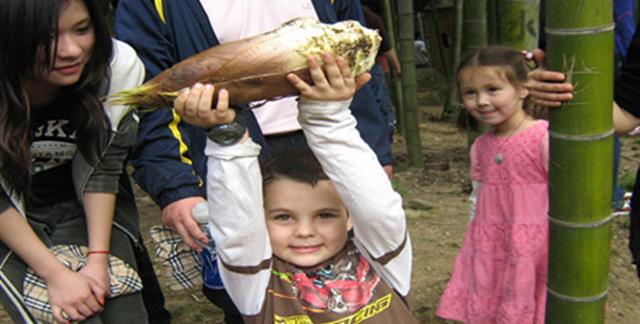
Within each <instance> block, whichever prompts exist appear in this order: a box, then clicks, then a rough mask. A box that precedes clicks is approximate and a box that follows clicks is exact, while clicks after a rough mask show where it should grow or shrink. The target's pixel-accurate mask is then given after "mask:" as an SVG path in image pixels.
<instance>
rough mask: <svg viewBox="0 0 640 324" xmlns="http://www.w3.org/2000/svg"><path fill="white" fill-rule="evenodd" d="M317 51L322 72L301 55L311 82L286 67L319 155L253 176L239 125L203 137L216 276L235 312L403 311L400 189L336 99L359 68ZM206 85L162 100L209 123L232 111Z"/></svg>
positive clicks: (351, 319)
mask: <svg viewBox="0 0 640 324" xmlns="http://www.w3.org/2000/svg"><path fill="white" fill-rule="evenodd" d="M323 60H324V62H325V67H324V69H325V70H324V72H323V70H322V68H320V66H319V64H318V62H317V61H316V59H313V58H310V59H309V68H310V71H311V75H312V78H313V81H314V83H313V84H314V85H313V86H310V85H309V84H306V83H305V82H304V81H302V80H301V79H299V78H297V77H296V76H295V75H290V76H288V79H289V81H291V83H292V84H293V85H294V86H295V87H296V88H297V89H298V90H299V91H300V93H301V98H300V103H299V111H300V113H299V117H298V118H299V121H300V124H301V125H302V128H303V131H304V133H305V136H306V138H307V141H308V143H309V146H310V147H311V149H312V151H313V154H314V155H315V156H316V157H317V159H318V160H319V164H318V161H316V160H315V159H314V157H313V155H308V154H306V155H305V154H295V155H286V156H280V157H276V158H274V159H273V160H270V161H267V162H266V163H265V166H264V168H263V173H264V179H263V181H264V182H261V178H262V177H261V175H260V168H259V166H258V160H257V156H258V153H259V151H260V147H259V146H258V145H257V144H255V143H253V142H252V141H251V140H249V139H248V136H247V135H246V133H245V135H244V138H243V139H241V140H240V143H237V144H231V143H228V142H225V143H224V144H225V145H226V146H225V145H221V144H218V143H215V142H214V141H213V140H208V141H207V148H206V154H207V156H208V176H207V185H208V188H207V192H208V203H209V210H215V211H217V212H216V215H212V217H210V230H211V234H212V237H213V238H214V240H215V241H216V246H217V250H218V256H219V258H218V262H219V267H220V269H221V276H222V279H223V281H224V283H225V287H226V288H227V290H228V292H229V295H230V296H231V298H232V299H233V301H234V303H235V304H236V306H237V307H238V309H239V311H240V313H241V314H242V315H243V318H244V320H245V322H246V323H289V322H292V323H294V322H295V323H324V322H331V323H334V322H335V323H338V322H339V323H357V322H361V321H364V320H367V323H393V322H396V323H415V322H417V321H416V320H415V318H413V316H412V315H411V311H410V310H409V308H408V306H407V303H406V301H405V298H406V296H407V295H408V293H409V289H410V283H411V243H410V240H409V237H408V234H407V228H406V222H405V216H404V211H403V209H402V199H401V197H400V196H399V195H398V194H397V193H396V192H394V191H393V189H392V188H391V184H390V182H389V179H388V177H387V176H386V174H385V173H384V171H383V169H382V167H381V166H380V164H379V163H378V162H377V159H376V156H375V154H374V153H373V152H372V151H371V149H370V148H369V147H368V146H367V145H366V144H365V143H364V142H363V141H362V139H361V138H360V136H359V135H358V132H357V130H356V128H355V125H356V122H355V119H354V118H353V116H352V115H351V113H350V111H349V109H348V107H349V103H350V99H351V97H352V96H353V94H354V93H355V91H356V88H357V87H359V86H362V85H363V84H364V83H366V82H367V81H368V80H369V78H370V76H369V74H364V75H362V76H359V77H358V78H357V79H356V78H354V76H353V75H352V72H351V71H350V69H349V67H348V66H347V65H346V63H345V61H344V60H342V59H340V58H338V59H334V58H333V57H332V56H331V55H329V54H325V55H324V56H323ZM212 92H213V88H212V87H211V86H204V87H203V86H201V85H200V86H197V87H194V88H191V90H190V91H185V92H184V93H183V94H181V95H180V96H179V97H178V98H177V99H176V101H175V105H174V107H175V108H176V110H177V111H178V113H179V114H180V115H182V116H183V118H184V119H185V120H186V121H187V122H190V123H192V124H194V125H197V126H202V127H211V126H214V129H215V128H216V127H215V125H219V124H225V123H229V122H231V121H232V120H233V119H234V118H235V112H234V111H233V110H230V109H228V107H227V105H228V104H227V102H228V94H227V93H226V91H224V90H221V91H220V93H219V98H220V99H219V101H218V103H217V107H216V109H215V110H213V111H212V110H211V109H210V107H211V94H212ZM210 133H211V132H210ZM219 142H223V141H219ZM263 190H264V196H263ZM223 207H224V208H223ZM213 216H215V217H213ZM352 229H353V235H352V236H351V235H350V233H349V232H350V231H351V230H352Z"/></svg>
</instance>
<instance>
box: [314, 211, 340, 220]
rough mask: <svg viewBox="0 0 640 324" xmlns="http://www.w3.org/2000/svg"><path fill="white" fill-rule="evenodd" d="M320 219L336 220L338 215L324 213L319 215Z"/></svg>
mask: <svg viewBox="0 0 640 324" xmlns="http://www.w3.org/2000/svg"><path fill="white" fill-rule="evenodd" d="M318 217H319V218H320V219H330V218H334V217H336V215H335V214H333V213H327V212H324V213H320V214H318Z"/></svg>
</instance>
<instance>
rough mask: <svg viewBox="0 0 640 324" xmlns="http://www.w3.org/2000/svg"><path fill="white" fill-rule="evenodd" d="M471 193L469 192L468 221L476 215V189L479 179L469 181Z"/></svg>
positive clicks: (478, 186)
mask: <svg viewBox="0 0 640 324" xmlns="http://www.w3.org/2000/svg"><path fill="white" fill-rule="evenodd" d="M471 188H472V189H471V193H470V194H469V205H470V206H469V222H471V221H472V220H473V219H474V218H475V217H476V206H477V203H478V191H479V190H480V181H476V180H472V181H471Z"/></svg>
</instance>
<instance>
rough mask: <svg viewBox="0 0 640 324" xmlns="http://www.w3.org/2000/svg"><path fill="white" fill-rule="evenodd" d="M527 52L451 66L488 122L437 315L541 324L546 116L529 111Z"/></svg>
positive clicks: (487, 54)
mask: <svg viewBox="0 0 640 324" xmlns="http://www.w3.org/2000/svg"><path fill="white" fill-rule="evenodd" d="M528 65H529V64H528V58H527V57H526V56H525V54H523V53H522V52H520V51H517V50H515V49H511V48H508V47H503V46H489V47H486V48H483V49H480V50H479V51H477V52H476V53H474V54H473V55H472V56H470V57H469V58H468V59H466V60H465V61H464V62H462V64H461V65H460V68H459V69H458V72H457V82H458V89H459V91H460V102H461V103H462V107H463V108H464V109H466V110H467V111H468V112H469V113H470V114H471V116H473V118H474V119H475V120H477V121H478V122H480V123H483V124H486V125H489V126H490V127H491V128H490V129H489V130H488V131H487V132H486V133H484V134H483V135H481V136H479V137H478V138H477V139H476V141H475V142H474V144H473V146H472V147H471V178H472V181H473V187H474V192H473V193H472V197H474V196H475V197H476V198H475V199H476V205H475V208H472V211H473V213H474V214H475V215H473V217H472V221H471V223H470V224H469V227H468V229H467V233H466V235H465V238H464V242H463V245H462V248H461V250H460V253H459V254H458V256H457V258H456V261H455V266H454V270H453V273H452V275H451V279H450V280H449V283H448V285H447V288H446V289H445V291H444V293H443V295H442V297H441V299H440V303H439V305H438V310H437V312H436V315H437V316H439V317H442V318H445V319H449V320H455V321H460V322H464V323H544V312H545V301H546V293H547V290H546V283H547V246H548V231H549V229H548V219H547V212H548V207H549V201H548V197H547V186H548V183H547V175H548V160H549V143H548V140H549V134H548V130H547V128H548V123H547V121H545V120H535V119H534V117H533V116H532V115H530V114H529V113H527V107H529V106H530V105H529V98H528V96H529V91H528V90H527V88H525V87H524V83H525V82H526V81H527V74H528V72H529V67H528Z"/></svg>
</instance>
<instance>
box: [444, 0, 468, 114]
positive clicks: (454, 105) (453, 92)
mask: <svg viewBox="0 0 640 324" xmlns="http://www.w3.org/2000/svg"><path fill="white" fill-rule="evenodd" d="M463 3H464V1H463V0H454V1H453V8H454V17H453V62H452V64H451V67H450V70H451V72H450V73H449V75H450V76H451V77H450V78H449V79H448V80H447V85H448V88H447V99H446V101H445V104H444V109H442V115H441V116H440V118H441V119H442V120H451V119H453V120H457V119H458V115H459V114H460V103H459V102H458V87H457V86H456V82H455V73H456V69H457V68H458V65H460V56H461V51H462V20H463V11H462V6H463Z"/></svg>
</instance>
